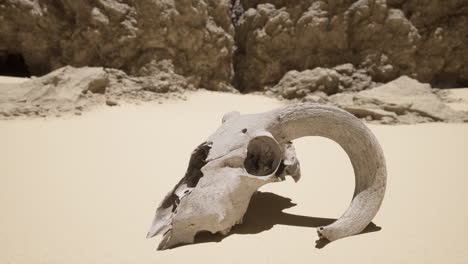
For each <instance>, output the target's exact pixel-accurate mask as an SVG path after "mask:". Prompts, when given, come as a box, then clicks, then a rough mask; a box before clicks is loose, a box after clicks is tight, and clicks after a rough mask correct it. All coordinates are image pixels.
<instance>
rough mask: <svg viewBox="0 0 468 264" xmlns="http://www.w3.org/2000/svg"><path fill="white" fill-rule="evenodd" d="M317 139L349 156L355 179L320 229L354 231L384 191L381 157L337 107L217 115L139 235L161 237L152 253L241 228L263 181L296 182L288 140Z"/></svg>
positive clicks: (332, 234) (334, 234)
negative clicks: (339, 210) (218, 120)
mask: <svg viewBox="0 0 468 264" xmlns="http://www.w3.org/2000/svg"><path fill="white" fill-rule="evenodd" d="M304 136H322V137H327V138H330V139H332V140H334V141H336V142H337V143H338V144H340V145H341V147H342V148H343V149H344V150H345V151H346V153H347V154H348V156H349V157H350V160H351V163H352V165H353V168H354V174H355V184H356V186H355V191H354V197H353V200H352V202H351V204H350V206H349V208H348V209H347V210H346V212H345V213H344V214H343V215H342V216H341V217H340V218H339V219H338V220H336V221H335V222H333V223H332V224H330V225H328V226H325V227H320V228H319V229H318V230H317V232H318V234H319V236H320V237H321V238H324V239H328V240H330V241H333V240H337V239H340V238H343V237H347V236H351V235H355V234H357V233H359V232H361V231H362V230H363V229H364V228H365V227H366V226H367V225H368V224H369V223H370V222H371V221H372V219H373V218H374V216H375V215H376V213H377V211H378V209H379V208H380V205H381V203H382V200H383V197H384V192H385V186H386V167H385V159H384V156H383V152H382V150H381V148H380V145H379V143H378V142H377V139H376V138H375V136H374V135H373V134H372V133H371V131H370V130H369V129H368V128H367V127H366V126H365V125H364V124H363V123H362V122H361V121H360V120H359V119H357V118H356V117H354V116H353V115H351V114H349V113H348V112H346V111H344V110H341V109H339V108H336V107H333V106H328V105H320V104H311V103H306V104H294V105H288V106H285V107H282V108H279V109H276V110H273V111H270V112H266V113H261V114H253V115H240V114H239V113H238V112H231V113H227V114H225V115H224V117H223V119H222V125H221V127H220V128H219V129H218V130H217V131H216V132H215V133H214V134H212V135H211V136H210V137H208V139H207V140H206V141H205V142H204V143H202V144H201V145H200V146H198V147H197V148H196V149H195V150H194V151H193V153H192V156H191V158H190V162H189V166H188V169H187V172H186V174H185V176H184V177H183V178H182V179H181V180H180V181H179V183H178V184H177V185H176V186H175V188H174V189H173V190H172V191H171V192H170V193H169V194H168V195H167V196H166V197H165V198H164V200H163V202H162V203H161V205H160V206H159V208H158V209H157V211H156V216H155V219H154V221H153V224H152V226H151V229H150V231H149V232H148V236H147V237H153V236H155V235H158V234H162V235H163V239H162V241H161V243H160V245H159V247H158V249H167V248H171V247H173V246H175V245H178V244H187V243H193V242H194V238H195V235H196V234H197V233H198V232H200V231H209V232H211V233H217V232H220V233H222V234H227V233H228V232H229V231H230V229H231V228H232V227H233V226H234V225H236V224H239V223H241V222H242V218H243V216H244V214H245V212H246V210H247V207H248V204H249V201H250V198H251V197H252V195H253V194H254V193H255V191H256V190H257V189H258V188H259V187H261V186H262V185H265V184H267V183H270V182H279V181H282V180H284V178H285V176H286V175H290V176H292V177H293V179H294V180H295V181H298V180H299V178H300V171H299V162H298V161H297V159H296V155H295V152H294V148H293V146H292V143H291V141H292V140H294V139H296V138H300V137H304Z"/></svg>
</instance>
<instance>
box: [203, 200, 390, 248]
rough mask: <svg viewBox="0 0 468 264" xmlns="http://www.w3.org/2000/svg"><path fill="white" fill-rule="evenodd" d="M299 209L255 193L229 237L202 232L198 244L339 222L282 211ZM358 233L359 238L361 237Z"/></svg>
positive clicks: (376, 228) (374, 227)
mask: <svg viewBox="0 0 468 264" xmlns="http://www.w3.org/2000/svg"><path fill="white" fill-rule="evenodd" d="M294 206H296V204H295V203H292V202H291V199H290V198H286V197H283V196H280V195H277V194H274V193H270V192H260V191H258V192H256V193H255V194H254V195H253V196H252V199H251V201H250V204H249V207H248V209H247V212H246V213H245V215H244V221H243V223H242V224H240V225H236V226H234V227H233V228H232V230H231V231H230V232H229V233H228V234H227V235H221V234H219V233H216V234H211V233H210V232H200V233H199V234H197V236H196V237H195V244H198V243H209V242H220V241H222V240H223V239H225V238H226V237H229V236H232V235H242V234H258V233H261V232H264V231H267V230H270V229H271V228H272V227H273V226H275V225H289V226H300V227H313V228H317V227H320V226H326V225H329V224H331V223H333V222H334V221H335V220H336V219H333V218H320V217H311V216H303V215H294V214H289V213H285V212H283V210H285V209H287V208H291V207H294ZM381 229H382V228H381V227H379V226H377V225H375V224H374V223H370V224H369V225H368V226H367V227H366V228H365V229H364V230H363V231H362V232H361V233H359V234H364V233H370V232H376V231H379V230H381ZM359 234H358V235H359ZM315 243H316V245H315V247H316V248H319V249H320V248H323V247H325V246H326V245H328V244H329V243H330V241H329V240H327V239H324V238H321V239H318V240H317V241H315Z"/></svg>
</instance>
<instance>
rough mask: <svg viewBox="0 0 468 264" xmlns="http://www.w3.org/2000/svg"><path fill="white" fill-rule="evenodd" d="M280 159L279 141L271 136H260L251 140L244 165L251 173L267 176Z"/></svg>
mask: <svg viewBox="0 0 468 264" xmlns="http://www.w3.org/2000/svg"><path fill="white" fill-rule="evenodd" d="M280 160H281V150H280V147H279V146H278V143H276V141H275V140H273V139H272V138H270V137H266V136H260V137H256V138H254V139H252V140H251V141H250V142H249V145H248V146H247V157H246V158H245V160H244V167H245V169H246V170H247V172H248V173H249V174H251V175H255V176H266V175H270V174H272V173H273V172H274V171H275V169H276V168H277V167H278V165H279V163H280Z"/></svg>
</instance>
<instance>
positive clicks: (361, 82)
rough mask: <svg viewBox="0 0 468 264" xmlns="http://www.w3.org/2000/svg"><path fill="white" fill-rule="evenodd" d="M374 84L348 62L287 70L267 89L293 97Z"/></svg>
mask: <svg viewBox="0 0 468 264" xmlns="http://www.w3.org/2000/svg"><path fill="white" fill-rule="evenodd" d="M374 85H375V83H374V82H372V80H371V78H370V77H369V76H368V75H366V74H365V73H364V72H363V71H362V70H356V69H354V67H353V65H352V64H349V63H348V64H343V65H339V66H337V67H335V68H333V69H326V68H320V67H317V68H315V69H313V70H304V71H302V72H298V71H295V70H292V71H289V72H287V73H286V74H285V75H284V76H283V78H282V79H281V80H280V81H279V82H278V84H276V85H275V86H273V87H272V88H269V89H268V90H270V91H271V92H273V93H277V94H280V95H281V96H282V97H283V98H286V99H293V98H302V97H306V96H307V95H309V94H310V93H313V92H322V93H325V94H327V95H332V94H335V93H338V92H343V91H361V90H364V89H368V88H371V87H373V86H374Z"/></svg>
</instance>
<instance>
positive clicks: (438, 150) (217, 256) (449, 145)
mask: <svg viewBox="0 0 468 264" xmlns="http://www.w3.org/2000/svg"><path fill="white" fill-rule="evenodd" d="M281 104H282V103H280V102H278V101H276V100H273V99H268V98H265V97H261V96H255V95H234V94H221V93H212V92H197V93H193V94H189V95H188V101H168V102H165V103H164V104H157V103H146V104H141V105H122V106H116V107H112V108H111V107H102V108H99V109H97V110H95V111H92V112H88V113H86V114H84V115H82V116H71V117H64V118H47V119H33V120H10V121H0V146H1V149H0V208H1V215H0V263H15V264H16V263H18V264H20V263H25V264H31V263H48V264H49V263H50V264H54V263H57V264H59V263H60V264H62V263H67V264H73V263H100V264H102V263H112V264H117V263H139V264H143V263H192V264H194V263H359V264H361V263H468V247H467V245H468V226H467V223H468V211H467V210H466V202H467V201H468V192H467V187H468V177H467V176H468V162H467V161H468V124H442V123H433V124H422V125H409V126H406V125H400V126H384V125H371V126H370V127H371V129H372V130H373V131H374V133H375V134H376V136H377V138H378V139H379V140H380V142H381V144H382V147H383V149H384V152H385V155H386V158H387V164H388V172H389V175H388V191H387V195H386V197H385V199H384V204H383V206H382V208H381V211H380V212H379V214H378V215H377V217H376V218H375V221H374V223H375V224H376V225H377V226H379V227H381V230H380V231H377V232H371V233H366V234H361V235H357V236H354V237H350V238H346V239H342V240H338V241H335V242H333V243H330V244H328V245H326V246H325V247H324V248H322V249H317V248H316V247H315V240H317V234H316V230H315V228H314V227H315V226H318V225H321V224H323V223H325V222H327V221H329V220H327V219H326V218H337V217H339V216H340V214H341V213H342V212H343V211H344V210H345V209H346V208H347V205H348V203H349V201H350V199H351V196H352V193H353V188H354V180H353V173H352V167H351V164H350V162H349V159H348V158H347V156H346V154H345V153H344V151H343V150H342V149H341V148H340V147H339V146H338V145H336V144H335V143H333V142H331V141H329V140H327V139H324V138H312V137H310V138H303V139H300V140H297V141H295V145H296V149H297V155H298V158H299V159H300V161H301V166H302V175H303V177H302V179H301V181H300V182H299V183H294V182H293V181H292V180H291V179H290V178H289V179H288V180H287V181H286V182H282V183H275V184H270V185H267V186H264V187H263V188H262V189H261V191H262V192H264V193H263V194H261V195H260V196H258V199H257V200H256V202H255V206H253V208H250V209H249V212H248V217H247V220H246V221H245V223H244V224H243V225H242V226H240V227H239V228H236V229H235V230H234V232H233V234H231V235H229V236H228V237H226V238H224V239H222V240H220V237H219V236H207V235H204V236H202V237H201V238H200V239H199V241H200V242H201V243H198V244H194V245H187V246H182V247H178V248H175V249H171V250H166V251H156V250H155V249H156V244H157V243H158V242H159V239H160V237H157V238H156V239H145V236H146V232H147V231H148V228H149V227H150V224H151V221H152V219H153V215H154V211H155V209H156V206H157V205H158V204H159V202H160V201H161V200H162V199H163V197H164V195H165V194H166V193H167V192H169V191H170V189H171V188H172V187H173V186H174V185H175V184H176V183H177V181H178V180H179V179H180V178H181V177H182V176H183V174H184V172H185V169H186V165H187V162H188V158H189V155H190V152H191V151H192V149H193V148H195V147H196V146H197V145H198V144H199V143H201V142H202V141H203V140H204V139H205V138H206V137H207V136H208V135H209V134H210V133H211V132H213V131H214V130H215V129H216V128H217V127H218V126H219V125H220V122H221V117H222V115H223V113H224V112H227V111H231V110H239V111H240V112H242V113H254V112H260V111H266V110H270V109H272V108H274V107H277V106H280V105H281ZM293 203H294V204H296V205H295V206H294V204H293ZM324 218H325V219H324Z"/></svg>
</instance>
